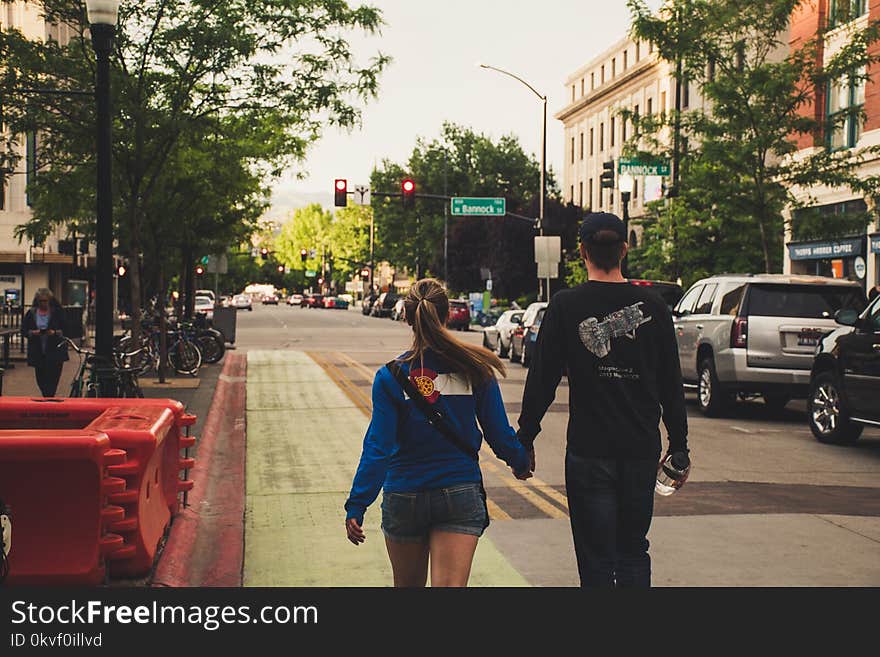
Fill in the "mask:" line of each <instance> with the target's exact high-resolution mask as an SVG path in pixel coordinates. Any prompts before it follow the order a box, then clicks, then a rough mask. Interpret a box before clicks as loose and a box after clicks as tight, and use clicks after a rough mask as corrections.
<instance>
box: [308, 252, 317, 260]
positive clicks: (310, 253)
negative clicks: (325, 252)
mask: <svg viewBox="0 0 880 657" xmlns="http://www.w3.org/2000/svg"><path fill="white" fill-rule="evenodd" d="M317 257H318V251H317V249H311V250H310V251H309V258H311V259H312V260H314V259H315V258H317Z"/></svg>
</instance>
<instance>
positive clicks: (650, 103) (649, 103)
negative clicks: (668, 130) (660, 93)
mask: <svg viewBox="0 0 880 657" xmlns="http://www.w3.org/2000/svg"><path fill="white" fill-rule="evenodd" d="M653 106H654V99H653V98H649V99H648V116H651V115H652V114H653V113H654V109H653Z"/></svg>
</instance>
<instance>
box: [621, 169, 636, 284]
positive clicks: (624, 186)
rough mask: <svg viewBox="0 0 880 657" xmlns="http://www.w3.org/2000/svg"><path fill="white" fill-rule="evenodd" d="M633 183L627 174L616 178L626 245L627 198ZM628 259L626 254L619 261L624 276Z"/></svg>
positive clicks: (627, 230)
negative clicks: (621, 260)
mask: <svg viewBox="0 0 880 657" xmlns="http://www.w3.org/2000/svg"><path fill="white" fill-rule="evenodd" d="M634 185H635V181H634V179H633V177H632V176H631V175H629V174H623V175H622V176H620V178H618V180H617V188H618V189H619V190H620V204H621V205H622V206H623V227H624V232H625V233H626V242H627V246H629V199H630V195H631V194H632V191H633V187H634ZM628 259H629V256H628V255H627V256H626V257H624V259H623V263H621V273H622V274H623V275H624V277H626V276H629V263H628V262H627V260H628Z"/></svg>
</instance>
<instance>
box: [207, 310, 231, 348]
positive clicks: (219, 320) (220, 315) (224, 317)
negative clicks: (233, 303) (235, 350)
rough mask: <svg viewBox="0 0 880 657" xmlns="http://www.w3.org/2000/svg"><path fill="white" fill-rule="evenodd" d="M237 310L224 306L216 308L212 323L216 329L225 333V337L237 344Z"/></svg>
mask: <svg viewBox="0 0 880 657" xmlns="http://www.w3.org/2000/svg"><path fill="white" fill-rule="evenodd" d="M236 312H237V311H236V309H235V308H224V307H222V306H218V307H216V308H214V319H213V321H212V324H213V325H214V328H215V329H217V330H218V331H220V332H221V333H222V334H223V339H224V340H225V341H226V342H228V343H230V344H235V318H236V317H237V315H236Z"/></svg>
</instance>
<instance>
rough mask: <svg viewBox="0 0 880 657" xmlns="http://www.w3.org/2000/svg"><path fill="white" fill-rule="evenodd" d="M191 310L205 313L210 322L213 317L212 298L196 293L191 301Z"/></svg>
mask: <svg viewBox="0 0 880 657" xmlns="http://www.w3.org/2000/svg"><path fill="white" fill-rule="evenodd" d="M193 312H197V313H205V317H206V318H207V319H208V321H209V322H210V321H211V320H213V319H214V300H213V299H211V297H204V296H201V295H198V294H197V295H196V296H195V299H194V303H193Z"/></svg>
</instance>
